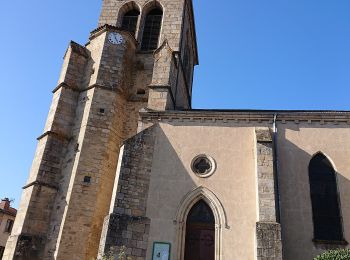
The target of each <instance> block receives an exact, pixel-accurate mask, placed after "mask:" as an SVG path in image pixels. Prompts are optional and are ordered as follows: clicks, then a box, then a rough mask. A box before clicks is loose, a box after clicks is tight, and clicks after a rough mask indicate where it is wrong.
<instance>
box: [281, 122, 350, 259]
mask: <svg viewBox="0 0 350 260" xmlns="http://www.w3.org/2000/svg"><path fill="white" fill-rule="evenodd" d="M278 131H279V132H278V141H277V145H278V150H277V153H278V175H279V190H280V208H281V224H282V238H283V239H282V241H283V250H284V259H285V260H294V259H300V260H311V259H313V258H314V257H315V256H317V255H319V254H321V253H322V252H324V251H326V250H329V249H334V248H341V247H345V246H340V245H325V244H316V243H314V242H313V241H312V240H313V238H314V233H313V232H314V227H313V218H312V205H311V195H310V184H309V183H310V182H309V163H310V160H311V159H312V158H313V156H314V155H315V154H316V153H318V152H321V153H323V154H324V155H325V156H326V157H327V158H328V159H329V161H330V162H331V163H332V164H333V167H334V170H335V171H336V176H337V184H338V194H339V201H340V207H341V214H342V220H343V234H344V238H345V239H346V240H347V241H348V242H349V239H350V237H349V231H350V221H349V220H350V208H349V206H348V204H349V203H348V202H349V201H350V193H349V191H350V176H347V175H346V174H349V172H350V161H349V159H348V158H349V156H350V142H344V141H343V139H342V138H341V136H342V134H345V135H346V134H347V138H348V139H350V131H349V128H348V126H344V127H342V126H341V125H337V126H336V128H334V127H333V128H332V127H330V126H316V127H315V126H313V127H312V126H310V125H306V124H305V125H304V124H303V125H296V124H293V125H289V124H288V125H287V124H286V125H280V126H278ZM346 131H348V132H347V133H346ZM337 136H338V137H337ZM347 247H349V246H347Z"/></svg>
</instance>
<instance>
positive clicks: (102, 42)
mask: <svg viewBox="0 0 350 260" xmlns="http://www.w3.org/2000/svg"><path fill="white" fill-rule="evenodd" d="M154 8H157V9H159V10H161V13H162V22H161V29H160V36H159V39H158V45H157V48H156V49H152V50H148V51H144V50H141V48H140V43H141V42H142V39H143V38H142V36H143V34H144V28H145V20H146V17H147V14H148V13H149V12H150V11H151V10H152V9H154ZM131 10H134V11H136V13H137V12H139V16H138V18H137V22H136V32H135V33H133V32H129V31H127V30H125V29H122V19H123V16H124V14H126V13H127V12H129V11H131ZM112 33H117V35H118V37H120V39H122V40H121V41H120V42H119V43H116V44H114V43H113V42H111V41H110V39H109V37H110V36H111V35H112ZM114 35H115V34H114ZM197 64H198V55H197V46H196V36H195V28H194V15H193V7H192V1H191V0H159V1H158V0H135V1H126V0H104V1H103V7H102V12H101V16H100V20H99V25H98V28H97V29H95V30H94V31H92V33H91V35H90V38H89V41H88V43H87V44H86V45H85V46H81V45H79V44H77V43H75V42H71V43H70V44H69V46H68V49H67V51H66V54H65V57H64V62H63V66H62V72H61V75H60V78H59V81H58V85H57V87H56V88H55V89H54V90H53V100H52V104H51V107H50V111H49V115H48V118H47V122H46V125H45V129H44V133H43V134H42V135H41V136H40V137H39V138H38V147H37V151H36V154H35V157H34V161H33V165H32V168H31V171H30V175H29V179H28V182H27V184H26V185H25V186H24V187H23V194H22V199H21V203H20V208H19V212H18V214H17V218H16V222H15V225H14V227H13V232H12V234H11V236H10V238H9V241H8V242H7V246H6V250H5V253H4V258H3V259H6V260H10V259H11V260H12V259H16V260H25V259H30V260H36V259H46V260H49V259H50V260H51V259H58V260H61V259H62V260H66V259H72V260H91V259H96V258H98V259H102V258H103V257H104V256H110V257H112V258H113V257H114V258H116V257H117V256H118V254H120V253H123V254H124V255H125V256H127V257H129V259H132V260H145V259H152V253H153V249H154V243H155V242H166V243H168V244H169V245H171V247H170V248H171V249H170V251H169V252H168V253H169V257H170V258H171V259H175V260H183V259H184V257H185V248H186V243H187V242H188V239H187V235H188V234H187V231H188V230H190V229H188V230H187V223H188V215H190V214H189V212H190V211H191V209H192V208H193V207H194V205H195V204H196V203H198V202H199V201H200V200H202V201H203V202H204V203H205V204H206V205H207V206H208V209H209V210H208V211H212V212H211V213H212V215H213V219H214V220H213V221H212V223H210V224H211V226H210V232H208V233H207V234H206V235H208V236H207V237H206V240H205V239H199V240H198V241H199V243H202V242H203V241H206V242H208V241H209V242H210V243H209V244H210V249H211V250H213V251H211V252H212V253H213V259H211V260H214V259H215V260H232V259H244V260H282V259H284V260H295V259H298V260H299V259H300V260H310V259H312V258H313V257H314V256H316V255H317V254H319V253H321V252H322V251H324V249H325V248H334V247H335V246H334V245H332V244H330V243H328V244H327V241H325V244H327V246H322V247H320V245H319V244H318V243H317V241H314V240H313V232H312V231H313V223H312V212H311V201H310V190H309V186H308V184H309V183H308V178H307V177H308V162H309V161H310V158H312V155H313V154H315V153H317V152H323V153H324V154H327V156H328V155H329V156H330V157H331V158H333V159H334V169H335V172H336V174H337V178H338V186H339V194H338V195H339V201H340V202H341V203H340V204H341V205H342V209H341V210H342V212H341V213H342V216H343V222H344V223H342V224H343V229H344V239H343V240H344V241H336V242H341V247H349V246H348V244H347V242H346V241H349V240H350V237H349V234H350V221H349V220H350V208H349V207H348V205H349V203H348V202H349V200H350V193H349V190H350V181H349V180H350V175H349V172H350V165H349V164H348V158H349V156H350V141H349V140H350V126H349V125H350V112H339V111H323V112H322V111H253V110H231V111H230V110H225V111H220V110H192V109H191V99H192V79H193V68H194V66H195V65H197ZM199 155H200V156H207V158H210V160H208V161H210V167H211V168H210V172H211V174H209V175H202V176H201V174H200V172H199V173H198V172H196V173H195V172H194V171H193V167H192V166H193V165H192V163H193V159H194V158H198V156H199ZM330 161H332V160H331V159H330ZM332 162H333V161H332ZM335 165H337V167H335ZM207 166H208V165H206V167H207ZM301 223H305V224H303V225H304V226H303V227H302V228H300V225H301ZM206 224H208V223H206ZM208 230H209V229H208ZM208 230H206V231H208ZM209 233H210V234H209ZM190 235H191V234H190ZM208 237H209V238H208ZM323 242H324V241H323ZM328 242H329V241H328ZM333 242H334V241H333ZM208 247H209V246H208ZM337 247H339V245H337ZM203 252H204V251H201V252H200V253H203ZM186 260H188V259H186ZM190 260H192V259H190Z"/></svg>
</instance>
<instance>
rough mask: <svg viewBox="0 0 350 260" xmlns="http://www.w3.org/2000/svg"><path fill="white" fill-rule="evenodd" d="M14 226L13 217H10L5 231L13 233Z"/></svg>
mask: <svg viewBox="0 0 350 260" xmlns="http://www.w3.org/2000/svg"><path fill="white" fill-rule="evenodd" d="M12 227H13V220H12V219H8V220H7V222H6V226H5V232H7V233H11V231H12Z"/></svg>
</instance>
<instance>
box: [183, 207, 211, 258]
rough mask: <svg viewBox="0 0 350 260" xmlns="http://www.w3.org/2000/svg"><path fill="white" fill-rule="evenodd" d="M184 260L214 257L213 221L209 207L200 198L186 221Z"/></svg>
mask: <svg viewBox="0 0 350 260" xmlns="http://www.w3.org/2000/svg"><path fill="white" fill-rule="evenodd" d="M185 241H186V242H185V243H186V245H185V260H214V259H215V221H214V216H213V213H212V211H211V209H210V207H209V206H208V205H207V204H206V203H205V202H204V201H203V200H200V201H199V202H198V203H196V204H195V205H194V206H193V208H192V209H191V211H190V213H189V214H188V217H187V223H186V240H185Z"/></svg>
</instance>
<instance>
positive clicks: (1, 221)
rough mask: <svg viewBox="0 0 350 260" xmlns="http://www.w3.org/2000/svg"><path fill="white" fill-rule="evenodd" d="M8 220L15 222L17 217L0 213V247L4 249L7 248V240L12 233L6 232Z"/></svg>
mask: <svg viewBox="0 0 350 260" xmlns="http://www.w3.org/2000/svg"><path fill="white" fill-rule="evenodd" d="M8 219H12V220H13V221H14V220H15V217H13V216H10V215H6V214H3V213H0V246H3V247H5V245H6V242H7V239H8V237H9V235H10V233H8V232H5V228H6V224H7V220H8Z"/></svg>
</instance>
